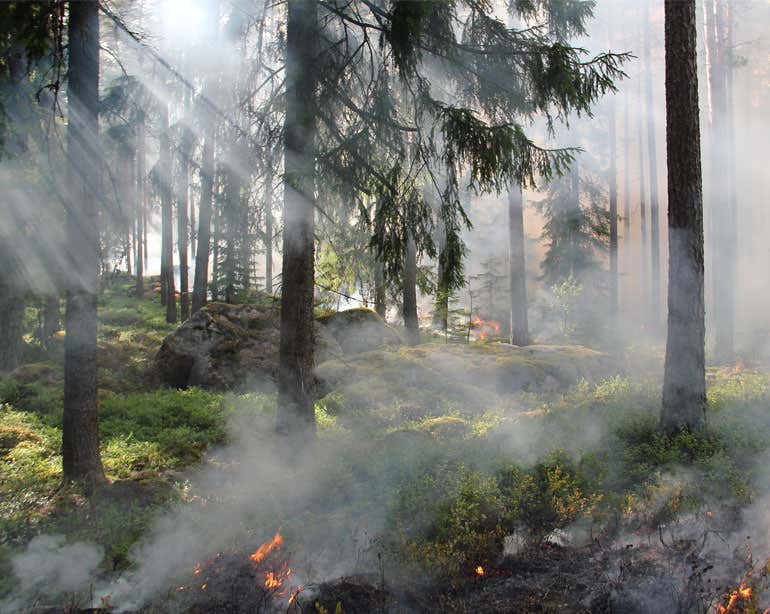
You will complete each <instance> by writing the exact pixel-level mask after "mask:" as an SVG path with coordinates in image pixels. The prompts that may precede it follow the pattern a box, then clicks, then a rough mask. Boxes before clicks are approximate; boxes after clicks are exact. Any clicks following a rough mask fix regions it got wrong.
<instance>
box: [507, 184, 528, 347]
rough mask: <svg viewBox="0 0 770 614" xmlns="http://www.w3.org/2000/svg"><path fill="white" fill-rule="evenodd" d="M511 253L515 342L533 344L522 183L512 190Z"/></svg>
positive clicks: (511, 289)
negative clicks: (528, 296)
mask: <svg viewBox="0 0 770 614" xmlns="http://www.w3.org/2000/svg"><path fill="white" fill-rule="evenodd" d="M508 253H509V258H510V262H509V274H510V291H511V344H512V345H529V317H528V314H527V262H526V256H525V251H524V195H523V194H522V192H521V187H520V186H512V187H511V188H510V190H509V191H508Z"/></svg>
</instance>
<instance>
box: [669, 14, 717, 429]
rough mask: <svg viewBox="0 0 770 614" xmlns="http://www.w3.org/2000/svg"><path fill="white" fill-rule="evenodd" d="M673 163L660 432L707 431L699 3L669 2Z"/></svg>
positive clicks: (670, 156)
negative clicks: (705, 422) (698, 40)
mask: <svg viewBox="0 0 770 614" xmlns="http://www.w3.org/2000/svg"><path fill="white" fill-rule="evenodd" d="M665 13H666V120H667V121H666V147H667V154H668V155H667V160H668V240H669V265H668V339H667V342H666V363H665V375H664V380H663V405H662V412H661V420H660V423H661V428H662V429H663V430H664V432H667V433H672V432H674V431H676V430H678V429H681V428H688V429H695V428H698V427H700V426H701V425H703V423H704V420H705V412H706V377H705V351H704V343H705V322H704V320H705V314H704V304H703V191H702V178H701V157H700V155H701V152H700V124H699V111H698V67H697V58H696V54H697V51H696V25H695V0H665Z"/></svg>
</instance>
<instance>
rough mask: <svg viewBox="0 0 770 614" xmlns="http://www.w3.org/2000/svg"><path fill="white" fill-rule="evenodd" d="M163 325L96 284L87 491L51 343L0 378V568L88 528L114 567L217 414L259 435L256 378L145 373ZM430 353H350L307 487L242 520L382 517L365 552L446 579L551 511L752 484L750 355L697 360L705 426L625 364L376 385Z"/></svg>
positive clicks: (737, 497)
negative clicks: (41, 357) (36, 546)
mask: <svg viewBox="0 0 770 614" xmlns="http://www.w3.org/2000/svg"><path fill="white" fill-rule="evenodd" d="M116 322H120V324H119V328H120V330H121V331H122V332H120V333H118V332H117V327H118V325H117V324H114V323H116ZM113 326H115V327H116V328H113ZM168 330H169V328H168V327H167V326H166V325H165V324H164V323H163V322H162V313H161V311H160V309H159V308H158V307H156V306H155V304H154V302H152V303H151V301H149V300H147V301H137V300H136V299H133V298H130V297H128V296H127V288H125V287H121V285H119V284H118V283H116V284H115V285H114V286H113V287H111V288H110V289H109V290H108V291H107V292H106V293H105V297H104V299H103V324H102V326H101V329H100V335H101V337H100V339H101V342H102V343H104V344H105V345H106V344H109V347H110V350H109V351H110V352H114V353H115V354H117V355H119V356H120V357H121V358H120V360H117V359H116V360H108V361H106V362H104V363H103V364H102V373H103V378H102V383H103V385H102V390H101V409H100V412H101V413H100V420H101V422H100V429H101V436H102V457H103V460H104V466H105V470H106V472H107V474H108V476H109V477H110V478H111V480H113V483H112V485H111V486H110V487H109V488H108V489H107V490H106V491H105V492H104V493H103V494H100V495H99V496H98V497H96V498H95V499H94V500H92V501H88V500H86V499H85V498H83V497H82V496H80V495H79V493H77V492H76V491H73V490H71V489H60V486H59V485H60V479H61V456H60V439H61V429H60V422H61V369H60V366H59V365H58V363H57V358H56V356H55V350H54V351H53V352H52V353H51V355H50V357H49V358H48V359H47V360H45V361H40V362H37V363H31V364H27V365H25V366H23V367H22V368H20V369H19V370H17V371H16V372H14V373H13V374H10V375H7V376H5V377H4V378H2V379H1V380H0V403H1V405H0V533H1V534H2V545H0V569H4V568H5V566H7V565H8V559H9V556H10V554H11V553H12V552H14V551H15V550H16V549H17V548H20V547H22V546H23V544H25V543H26V542H27V541H28V540H29V539H30V538H31V537H32V536H34V535H36V534H39V533H44V532H45V533H64V534H66V535H67V539H68V540H72V541H77V540H83V541H95V542H98V543H99V544H100V545H102V546H103V548H104V551H105V559H104V563H103V565H104V568H105V570H112V569H121V568H124V567H125V566H127V565H129V564H130V558H129V552H130V550H131V548H132V547H133V546H134V545H135V544H136V543H137V541H139V540H141V538H142V536H143V535H145V534H146V532H147V530H148V528H149V527H150V525H151V523H152V522H153V520H154V519H156V518H157V517H158V515H159V514H161V513H162V512H163V511H164V510H166V509H168V506H169V505H171V504H182V505H186V506H190V507H195V506H198V505H199V501H198V500H197V498H196V493H195V486H194V485H191V484H190V483H188V481H187V480H188V477H189V475H190V474H189V473H188V472H189V470H190V469H191V468H193V467H195V466H197V465H199V464H200V463H201V461H202V459H203V458H204V455H205V453H206V451H207V450H210V449H211V448H212V447H214V446H217V445H218V444H224V443H227V442H228V433H230V432H238V433H250V434H252V435H253V437H254V438H255V439H254V440H255V441H260V442H262V441H265V442H267V441H269V440H271V439H272V424H273V415H274V413H275V399H274V397H273V396H270V395H264V394H257V393H251V394H241V395H234V394H229V393H228V394H219V393H211V392H207V391H204V390H200V389H190V390H186V391H181V390H170V389H165V388H158V387H157V384H156V383H155V382H154V381H153V378H152V377H151V369H150V367H151V365H152V357H153V354H154V352H155V351H156V350H157V347H158V346H159V344H160V340H161V338H162V336H163V334H164V333H166V332H168ZM473 350H474V355H477V356H478V359H479V361H480V362H479V365H477V366H476V367H474V366H473V365H472V364H470V365H468V367H467V368H468V369H469V370H471V371H472V370H473V369H474V368H478V369H479V373H481V369H482V368H483V367H485V365H487V364H491V363H494V362H499V361H503V362H505V361H507V360H510V357H508V356H507V355H504V354H502V353H501V350H500V348H498V347H496V346H495V345H494V344H478V345H477V346H473ZM584 353H585V356H582V355H581V354H580V350H578V349H577V348H576V349H575V357H574V358H575V361H576V362H580V361H581V360H591V359H592V353H590V352H589V351H588V350H585V351H584ZM436 356H438V354H436V348H435V347H433V345H427V346H421V347H417V348H405V349H402V350H398V351H393V352H384V351H380V352H372V353H370V354H368V355H366V359H365V361H363V362H362V363H361V365H359V367H357V368H361V369H364V370H365V371H366V378H364V379H366V380H367V385H366V386H364V385H363V384H361V385H360V386H359V385H355V386H352V387H351V386H340V387H337V388H335V387H333V386H332V387H331V389H330V390H327V391H326V394H325V396H323V398H321V399H320V400H319V401H318V403H317V405H316V417H317V421H318V425H319V429H320V434H321V449H322V450H323V451H324V453H323V454H322V455H321V459H320V460H319V462H318V466H317V467H314V469H313V471H314V473H313V476H312V479H313V480H314V487H313V488H312V489H311V491H310V492H309V493H308V494H307V497H308V498H309V501H308V502H307V504H306V505H304V506H301V507H302V509H301V510H297V509H293V508H292V506H291V505H290V504H289V503H288V502H287V501H290V500H291V499H290V498H289V499H287V500H283V499H281V498H280V497H278V498H277V499H276V500H275V501H274V502H272V503H271V504H270V505H266V506H265V509H264V510H255V511H254V516H253V518H252V519H251V521H252V522H253V523H255V524H254V526H266V525H269V524H270V523H277V522H281V524H282V527H283V532H284V533H285V534H286V535H287V539H291V536H292V535H295V536H300V535H301V540H298V541H301V542H302V547H303V548H306V549H313V548H317V547H319V548H320V547H321V545H322V544H324V540H326V539H328V536H329V535H330V534H333V535H348V536H349V535H350V532H351V531H355V530H358V529H356V527H358V526H359V523H360V522H361V519H362V518H366V519H369V520H371V522H372V523H375V524H377V523H379V524H377V526H381V527H384V530H383V531H382V532H381V534H377V535H374V534H373V535H371V536H370V539H371V540H372V541H371V542H370V543H368V544H367V545H366V547H365V548H364V549H363V553H364V554H363V556H364V558H365V557H366V556H367V555H368V556H374V555H375V554H376V553H384V555H385V556H386V557H389V560H391V561H398V562H399V565H398V567H399V568H400V569H412V570H419V571H420V572H421V573H423V574H426V575H428V576H431V575H433V576H440V577H443V578H452V579H462V578H463V577H466V576H467V575H469V574H472V572H473V569H475V566H477V565H487V564H494V561H495V560H496V559H498V558H499V556H500V555H501V553H502V551H503V548H504V544H505V542H506V538H507V537H508V536H510V535H513V536H515V539H516V543H518V544H521V545H522V547H527V546H528V545H535V544H538V543H540V542H541V541H542V540H544V539H550V538H552V535H553V532H554V531H555V530H557V529H564V530H568V531H572V532H576V531H580V530H583V531H585V530H590V531H591V533H592V534H593V535H599V534H610V535H611V534H613V533H615V532H618V531H621V530H634V531H641V532H654V531H655V530H656V528H657V526H658V525H659V524H660V523H664V522H666V521H668V520H670V519H672V518H673V517H675V516H679V515H681V514H682V513H688V512H689V513H698V512H701V511H703V510H706V509H715V507H719V506H722V507H723V508H724V507H729V506H736V507H740V506H744V505H746V504H747V503H749V502H751V501H754V500H755V499H756V497H757V496H758V495H759V494H761V493H762V492H763V491H762V488H765V485H764V480H763V479H762V475H761V473H760V472H761V469H762V466H763V463H762V459H763V458H765V456H764V455H766V450H767V449H768V448H769V447H770V418H768V416H767V415H766V408H767V406H768V401H770V378H768V376H766V375H764V374H762V373H759V372H755V371H749V370H712V371H710V372H709V416H708V423H709V428H708V430H707V432H706V433H704V434H700V435H694V434H691V433H680V434H678V435H676V436H674V437H666V436H664V435H662V434H660V432H659V430H658V428H657V420H658V412H659V405H658V403H659V397H658V394H659V392H658V391H659V383H658V382H656V381H655V380H654V379H653V378H649V377H647V376H645V375H643V374H640V375H638V376H635V377H633V378H629V377H620V376H617V377H612V378H609V379H604V380H602V381H599V382H598V383H589V382H588V381H586V380H580V381H578V383H577V384H575V385H573V386H572V387H570V388H569V389H567V390H566V391H561V392H559V391H552V392H549V393H545V394H543V393H538V394H536V393H533V392H520V393H519V394H517V395H515V404H512V403H508V404H495V403H492V404H488V405H487V406H486V407H484V402H485V401H486V400H488V398H489V399H493V401H494V400H499V397H498V396H497V395H490V397H488V398H487V397H484V396H483V395H476V394H475V391H476V390H477V388H476V387H474V386H471V385H465V384H461V383H455V385H454V386H447V387H446V388H444V389H443V390H442V386H444V384H445V383H446V382H447V379H446V377H444V378H439V379H438V380H437V382H436V383H435V384H434V385H433V386H428V385H426V386H424V387H423V388H422V390H421V396H419V398H416V399H413V400H412V401H411V402H410V401H409V399H408V398H406V397H405V396H403V395H402V396H401V397H399V394H398V393H396V392H394V390H396V388H395V386H394V384H395V383H398V377H397V376H398V367H401V371H400V372H401V373H402V374H403V372H404V371H403V369H404V368H407V370H408V371H409V372H410V373H417V374H418V375H419V372H418V371H416V369H418V368H422V369H426V370H427V369H429V364H430V360H429V359H433V358H435V357H436ZM447 356H451V353H450V354H447ZM581 356H582V357H581ZM531 360H532V362H533V364H537V366H538V368H541V367H540V365H541V364H547V361H546V360H545V359H544V358H542V357H539V358H532V359H531ZM355 361H358V359H355V360H354V362H355ZM335 362H336V361H330V363H335ZM328 368H329V369H332V370H333V369H341V368H342V367H341V366H339V365H334V364H332V365H331V366H329V367H328ZM435 373H437V371H430V370H429V371H428V372H426V374H424V377H423V378H422V379H421V380H420V381H424V382H428V381H430V379H431V378H434V379H435V378H436V376H435ZM420 377H422V376H420ZM474 377H475V376H474ZM406 387H407V386H406V385H405V384H404V382H403V380H402V381H401V388H406ZM389 390H390V392H389ZM464 395H465V398H466V400H467V401H468V402H467V403H466V402H463V398H464ZM468 395H473V398H470V397H469V396H468ZM388 399H389V400H388ZM368 403H371V404H368ZM367 404H368V405H367ZM428 410H429V411H428ZM228 422H232V424H235V425H237V427H236V428H234V429H233V428H232V425H231V427H230V428H231V430H229V429H228ZM747 423H751V424H752V425H754V428H752V429H746V428H745V427H744V425H745V424H747ZM222 504H224V505H227V502H226V501H224V502H222ZM209 505H214V503H209ZM311 510H312V511H311ZM204 511H205V510H204V508H203V507H201V513H203V512H204ZM359 554H360V553H358V552H357V553H354V555H355V556H359ZM0 576H3V577H9V574H6V573H0ZM8 588H9V586H8V585H0V590H8Z"/></svg>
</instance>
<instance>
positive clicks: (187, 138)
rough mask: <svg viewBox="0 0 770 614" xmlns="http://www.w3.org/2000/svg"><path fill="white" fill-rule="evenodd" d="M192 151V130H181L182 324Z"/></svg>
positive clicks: (186, 297) (187, 309) (187, 100)
mask: <svg viewBox="0 0 770 614" xmlns="http://www.w3.org/2000/svg"><path fill="white" fill-rule="evenodd" d="M184 100H185V109H189V108H190V107H191V106H192V101H191V100H190V95H189V93H188V94H185V96H184ZM192 149H193V133H192V130H191V129H190V128H189V127H188V126H185V127H184V128H183V129H182V143H181V153H180V159H179V189H178V190H177V204H176V223H177V233H176V234H177V250H178V252H179V311H180V316H181V320H182V322H184V321H185V320H188V319H189V318H190V295H189V268H188V263H187V252H188V250H189V244H188V236H189V235H188V228H187V227H188V225H189V217H188V211H189V208H190V157H191V156H192Z"/></svg>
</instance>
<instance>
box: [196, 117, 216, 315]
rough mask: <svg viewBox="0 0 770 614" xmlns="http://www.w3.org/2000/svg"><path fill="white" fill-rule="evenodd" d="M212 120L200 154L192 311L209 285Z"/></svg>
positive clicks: (212, 179)
mask: <svg viewBox="0 0 770 614" xmlns="http://www.w3.org/2000/svg"><path fill="white" fill-rule="evenodd" d="M211 120H212V118H211V117H210V116H207V117H206V118H205V120H204V121H205V122H206V124H205V134H204V135H203V152H202V153H201V198H200V205H199V206H200V209H199V211H198V249H197V250H196V251H195V281H194V283H193V296H192V310H193V313H195V312H196V311H198V310H199V309H200V308H201V307H203V306H204V305H205V304H206V295H207V294H208V283H209V254H210V253H211V251H210V250H211V209H212V206H211V203H212V199H213V197H214V128H213V126H212V121H211Z"/></svg>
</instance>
